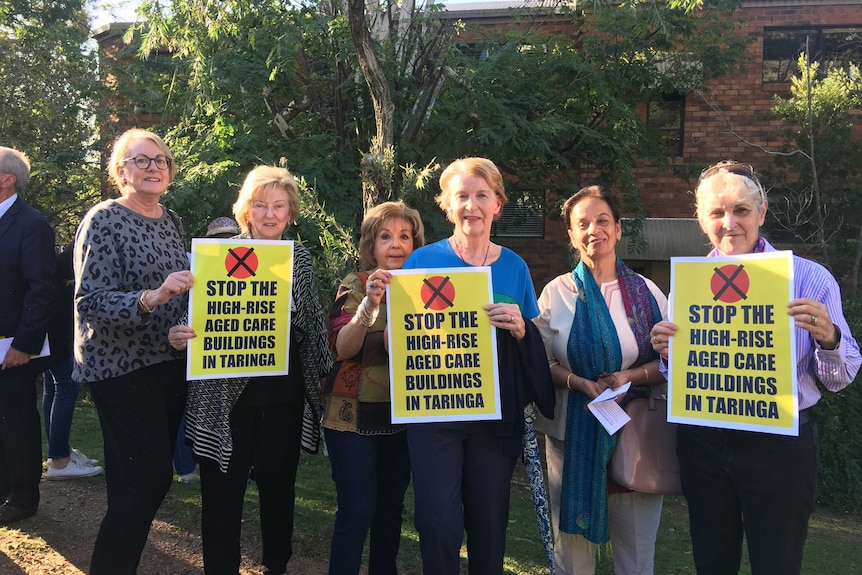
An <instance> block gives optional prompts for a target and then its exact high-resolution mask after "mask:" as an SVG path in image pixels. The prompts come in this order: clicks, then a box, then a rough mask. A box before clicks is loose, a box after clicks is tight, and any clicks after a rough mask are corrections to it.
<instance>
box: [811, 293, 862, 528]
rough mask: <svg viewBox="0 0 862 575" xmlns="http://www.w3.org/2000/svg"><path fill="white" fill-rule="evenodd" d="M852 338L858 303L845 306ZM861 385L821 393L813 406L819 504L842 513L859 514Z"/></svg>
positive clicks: (861, 316) (861, 309) (861, 313)
mask: <svg viewBox="0 0 862 575" xmlns="http://www.w3.org/2000/svg"><path fill="white" fill-rule="evenodd" d="M844 313H845V315H846V317H847V322H848V323H849V324H850V329H851V330H852V331H853V334H854V336H855V337H857V338H858V337H860V336H862V302H845V304H844ZM860 415H862V383H860V382H859V377H857V378H856V382H854V383H853V384H851V385H850V386H848V387H846V388H845V389H844V390H843V391H840V392H838V393H831V392H828V391H824V393H823V398H822V399H821V400H820V402H819V403H818V404H817V425H818V428H819V431H820V485H819V493H818V495H819V500H820V502H821V503H823V504H825V505H828V506H830V507H834V508H836V509H841V510H844V511H860V510H862V425H859V423H860Z"/></svg>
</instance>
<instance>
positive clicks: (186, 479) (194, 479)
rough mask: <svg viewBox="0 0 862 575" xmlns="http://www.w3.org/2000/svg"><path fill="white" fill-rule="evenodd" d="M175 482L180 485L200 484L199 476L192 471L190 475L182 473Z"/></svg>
mask: <svg viewBox="0 0 862 575" xmlns="http://www.w3.org/2000/svg"><path fill="white" fill-rule="evenodd" d="M177 481H179V482H180V483H200V482H201V476H200V475H198V474H197V473H195V472H194V471H192V472H191V473H183V474H182V475H180V476H179V477H177Z"/></svg>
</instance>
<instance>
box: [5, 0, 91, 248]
mask: <svg viewBox="0 0 862 575" xmlns="http://www.w3.org/2000/svg"><path fill="white" fill-rule="evenodd" d="M88 36H89V22H88V19H87V14H86V12H85V11H84V8H83V3H82V1H81V0H60V1H58V2H51V3H44V2H22V1H20V0H0V145H3V146H8V147H12V148H15V149H17V150H20V151H22V152H24V153H25V154H27V156H28V157H29V158H30V162H31V169H32V174H31V181H30V186H29V189H28V191H27V194H26V199H27V201H28V202H29V203H31V204H32V205H33V206H34V207H35V208H36V209H38V210H39V211H40V212H42V214H43V215H45V217H46V219H48V221H49V223H51V224H52V226H53V227H54V228H55V230H56V232H57V243H58V244H65V243H67V242H68V241H69V240H70V239H71V238H72V235H73V234H74V231H75V228H76V227H77V224H78V221H79V218H80V216H81V214H82V213H83V212H84V211H86V209H87V208H89V207H90V205H91V204H92V203H93V202H95V201H96V200H97V199H98V198H99V174H98V164H97V162H96V158H95V156H94V155H93V154H92V150H91V149H90V147H89V144H90V143H91V140H92V133H93V114H94V109H95V106H94V102H95V99H96V97H98V95H99V86H100V84H99V83H98V79H97V77H96V60H95V55H94V54H93V53H92V52H91V51H90V50H89V49H88V48H87V47H86V46H85V45H84V44H85V42H87V39H88Z"/></svg>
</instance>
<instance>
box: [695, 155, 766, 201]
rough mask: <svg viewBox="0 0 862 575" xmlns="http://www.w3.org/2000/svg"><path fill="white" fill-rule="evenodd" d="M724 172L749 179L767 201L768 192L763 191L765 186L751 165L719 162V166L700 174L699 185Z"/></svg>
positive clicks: (715, 165)
mask: <svg viewBox="0 0 862 575" xmlns="http://www.w3.org/2000/svg"><path fill="white" fill-rule="evenodd" d="M722 172H727V173H729V174H734V175H737V176H742V177H743V178H747V179H748V180H750V181H752V182H753V183H754V185H755V186H756V187H757V190H758V191H759V192H760V199H761V200H763V201H765V200H766V192H765V191H764V189H763V184H761V183H760V180H758V179H757V176H756V175H755V174H754V168H752V167H751V165H750V164H741V163H739V162H736V161H734V160H724V161H723V162H718V163H717V164H713V165H712V166H710V167H708V168H706V169H705V170H704V171H702V172H701V173H700V177H699V178H698V179H697V185H698V186H700V184H701V183H702V182H703V181H704V180H706V179H707V178H711V177H712V176H714V175H716V174H720V173H722Z"/></svg>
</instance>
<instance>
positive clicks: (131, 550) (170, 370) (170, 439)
mask: <svg viewBox="0 0 862 575" xmlns="http://www.w3.org/2000/svg"><path fill="white" fill-rule="evenodd" d="M88 385H89V389H90V394H91V395H92V397H93V401H94V402H95V404H96V410H97V411H98V413H99V421H100V422H101V424H102V436H103V440H104V443H105V482H106V484H107V493H108V509H107V512H106V513H105V517H104V519H102V525H101V527H99V534H98V535H97V537H96V544H95V546H94V548H93V558H92V560H91V562H90V575H134V573H135V572H136V571H137V568H138V563H140V560H141V552H142V551H143V550H144V545H145V544H146V542H147V536H148V535H149V532H150V525H151V524H152V522H153V518H154V517H155V516H156V511H157V510H158V508H159V505H161V503H162V500H164V498H165V495H166V494H167V492H168V490H169V489H170V488H171V482H172V481H173V475H174V472H173V454H174V445H175V444H176V437H177V430H178V429H179V425H180V419H181V418H182V416H183V410H184V409H185V404H186V392H187V389H188V388H187V383H186V379H185V368H184V365H183V362H181V361H170V362H163V363H159V364H156V365H152V366H148V367H144V368H141V369H138V370H135V371H133V372H131V373H128V374H125V375H122V376H119V377H114V378H111V379H106V380H104V381H98V382H92V383H90V384H88Z"/></svg>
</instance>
